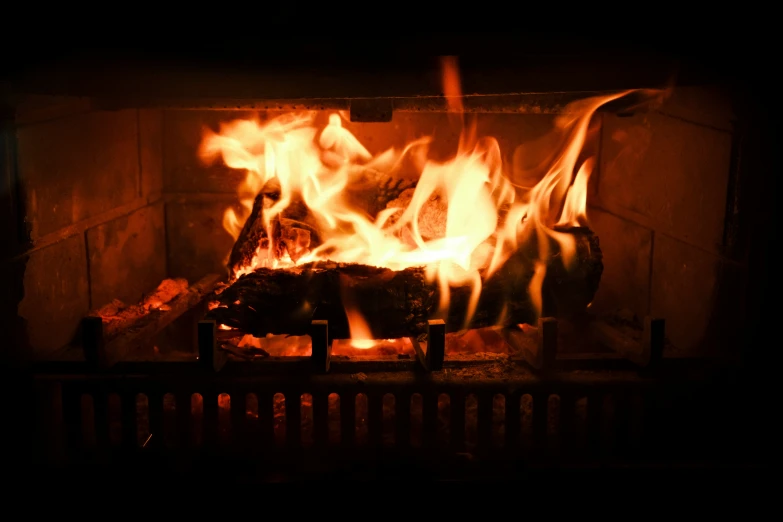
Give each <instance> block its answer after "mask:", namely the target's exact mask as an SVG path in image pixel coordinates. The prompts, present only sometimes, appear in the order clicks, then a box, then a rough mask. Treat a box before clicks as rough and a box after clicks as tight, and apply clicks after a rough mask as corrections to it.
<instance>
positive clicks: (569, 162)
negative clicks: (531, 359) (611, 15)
mask: <svg viewBox="0 0 783 522" xmlns="http://www.w3.org/2000/svg"><path fill="white" fill-rule="evenodd" d="M456 74H457V73H456V64H455V62H453V61H452V60H444V81H445V84H446V85H447V86H448V88H447V89H446V90H447V91H448V93H451V94H454V93H456V94H454V97H456V98H454V97H452V98H454V99H451V98H450V99H451V101H450V102H449V103H450V105H451V106H452V109H453V110H461V103H460V104H459V105H456V103H457V101H458V100H459V90H458V88H459V82H458V76H456ZM625 94H626V93H625V92H623V93H617V94H612V95H608V96H601V97H594V98H588V99H585V100H581V101H579V102H577V103H575V104H572V105H570V106H569V107H568V108H567V109H566V111H565V113H564V114H563V115H562V116H560V117H558V118H557V119H556V128H555V130H554V132H556V133H558V134H559V135H560V136H562V140H561V143H562V144H563V145H562V149H561V150H560V151H559V152H558V153H557V154H554V155H552V156H551V162H550V164H549V166H548V168H547V169H546V171H545V173H544V175H543V177H542V178H541V179H540V181H538V183H536V184H535V186H533V187H531V188H520V187H516V186H514V185H513V184H512V183H511V182H510V180H509V175H508V173H507V170H508V168H509V167H508V166H507V165H505V164H504V162H503V160H502V158H503V155H502V154H501V150H500V146H499V144H498V141H497V140H496V139H494V138H492V137H483V138H480V139H477V138H475V135H474V133H475V126H473V125H466V126H465V128H464V129H463V132H462V137H463V139H461V141H460V144H459V147H458V150H457V151H456V153H455V154H454V156H453V157H452V158H450V159H449V160H447V161H440V162H438V161H434V160H432V159H428V158H427V150H428V145H429V143H430V141H431V140H430V139H429V138H422V139H419V140H416V141H414V142H412V143H409V144H408V145H407V146H406V147H404V148H403V149H401V150H398V149H389V150H386V151H382V152H380V153H378V154H373V153H371V152H370V151H369V150H368V149H367V148H366V147H365V146H364V145H362V143H360V142H359V140H358V139H357V138H356V137H355V136H354V135H353V134H352V133H351V131H350V130H349V128H348V125H347V122H345V121H344V118H343V117H342V116H341V115H340V114H339V113H332V114H329V115H328V117H327V120H326V122H325V123H324V122H323V115H322V114H321V115H319V114H318V113H316V112H307V113H291V114H284V115H282V116H279V117H277V118H274V119H271V120H269V121H268V122H265V123H261V122H260V121H258V120H235V121H232V122H228V123H225V124H223V125H221V128H220V131H219V132H218V133H214V132H212V131H210V130H205V132H204V137H203V140H202V143H201V147H200V150H199V154H200V156H201V158H202V159H204V160H205V161H214V160H216V159H217V158H222V161H223V162H224V163H225V164H226V165H227V166H229V167H232V168H234V169H242V170H245V171H246V173H247V175H246V178H245V180H244V181H243V183H242V184H241V185H240V187H239V189H238V195H239V200H240V203H241V204H242V212H240V213H237V212H235V211H234V210H233V209H228V210H227V211H226V213H225V216H224V221H223V224H224V227H225V228H226V230H227V231H229V233H231V234H232V236H234V237H235V238H236V237H237V236H238V234H239V231H240V230H241V227H242V225H243V224H244V222H245V221H246V220H247V218H248V215H249V213H250V211H251V210H252V206H253V201H254V199H255V197H256V196H257V195H258V194H259V192H261V191H262V189H263V188H264V187H265V186H266V185H267V183H269V182H270V181H271V180H275V182H276V183H277V185H279V189H278V190H277V192H278V193H279V197H278V198H277V199H276V200H274V201H271V200H270V202H269V206H268V208H266V207H265V208H264V213H263V218H264V223H263V224H264V226H265V227H266V228H267V230H269V229H270V227H271V224H272V222H273V220H274V219H275V218H276V217H284V216H283V213H284V211H285V210H286V209H287V208H288V207H289V205H290V204H291V202H292V201H293V200H294V198H297V199H301V201H303V202H304V204H305V205H306V206H307V208H308V209H309V211H310V213H311V214H312V216H313V218H314V219H315V221H316V222H317V225H318V230H319V234H320V236H321V240H322V241H321V244H320V245H318V246H316V247H315V248H314V249H312V250H306V251H304V252H302V251H298V252H297V253H296V262H294V261H293V260H292V259H291V257H290V256H289V255H288V253H287V252H284V253H283V255H282V256H281V257H279V258H278V257H277V255H276V253H275V252H273V251H272V249H267V248H266V247H264V248H262V247H261V245H259V246H258V248H257V249H256V252H255V255H254V256H253V259H252V261H251V262H250V263H248V264H246V265H243V266H235V267H231V268H232V277H233V278H237V277H240V276H241V275H242V274H245V273H248V272H251V271H253V270H255V269H257V268H259V267H262V266H266V267H270V268H280V267H287V266H292V265H294V264H302V263H307V262H311V261H321V260H327V259H328V260H332V261H337V262H346V263H363V264H365V265H372V266H378V267H386V268H389V269H391V270H403V269H405V268H408V267H413V266H423V267H425V268H426V274H427V276H428V278H429V279H430V280H431V281H437V283H438V285H439V288H440V289H441V294H440V295H441V303H440V304H441V306H440V311H439V312H440V313H441V314H442V313H445V312H446V311H447V308H448V304H449V291H450V288H453V287H456V286H470V287H471V299H470V303H469V309H468V311H467V315H466V317H465V325H466V326H467V325H468V324H469V322H470V320H471V317H472V314H473V313H474V311H475V309H476V305H477V303H478V300H479V296H480V293H481V288H482V276H483V278H484V279H486V278H487V277H489V276H491V275H492V274H493V273H494V272H495V271H496V270H497V269H498V268H500V267H501V266H502V265H503V263H504V262H505V261H506V260H507V259H508V257H509V256H510V255H511V254H513V252H514V251H516V250H517V249H518V248H520V246H521V245H522V244H523V243H525V242H528V241H534V242H535V243H534V244H535V245H537V247H538V261H537V262H536V263H535V276H534V277H533V280H532V281H531V283H530V288H529V291H530V296H531V299H532V300H533V302H534V304H535V306H536V309H537V310H538V311H539V313H540V312H541V306H542V302H541V301H542V299H541V285H542V284H543V280H544V276H545V272H546V261H547V259H548V258H549V256H550V250H551V248H552V246H551V245H550V242H551V241H553V242H554V243H555V244H556V245H557V247H558V248H559V252H560V253H561V255H562V258H563V261H564V263H565V265H566V267H568V266H570V265H571V263H573V261H574V259H575V253H576V245H575V242H574V238H573V236H572V235H570V234H566V233H563V232H561V231H558V230H557V227H568V226H579V225H580V224H584V223H586V221H585V217H584V216H585V210H586V204H587V203H586V198H587V184H588V179H589V176H590V173H591V171H592V168H593V165H594V163H595V162H594V159H592V158H590V159H588V160H586V161H583V162H582V163H581V165H579V168H578V171H577V162H578V161H579V159H580V154H581V153H582V148H583V144H584V142H585V139H586V136H587V132H588V126H589V124H590V120H591V118H592V116H593V114H594V113H595V111H596V110H597V109H598V108H599V107H600V106H601V105H603V104H605V103H607V102H609V101H612V100H614V99H617V98H619V97H621V96H623V95H625ZM319 118H320V119H319ZM405 158H412V159H417V160H419V161H416V162H413V163H414V164H416V165H420V171H419V178H418V183H417V184H416V186H415V189H414V190H413V194H412V196H411V198H410V201H409V203H408V204H407V205H406V206H404V208H387V209H384V210H382V211H381V212H380V213H378V214H377V215H376V216H374V217H372V216H369V215H367V213H366V211H365V210H364V209H362V208H356V207H354V206H353V204H352V203H351V202H350V201H349V200H348V198H347V197H346V194H345V191H346V188H347V187H350V186H351V184H352V183H355V182H357V180H359V179H367V178H368V177H369V178H372V177H373V176H375V179H377V177H378V176H377V175H378V173H381V174H392V173H394V172H397V171H398V170H399V168H400V165H401V163H402V162H403V161H404V160H405ZM433 198H436V199H437V200H438V201H441V202H443V204H445V206H446V218H445V229H444V230H443V231H442V233H441V234H440V235H438V236H437V237H433V236H432V235H431V234H430V235H429V236H427V237H425V235H423V234H422V230H421V216H422V213H423V211H424V209H425V207H426V206H427V205H428V204H430V203H429V202H431V201H433ZM501 210H502V211H503V212H502V213H501ZM394 216H397V217H396V219H394V220H392V219H391V218H392V217H394ZM269 236H270V237H271V234H269ZM346 312H347V314H348V318H349V323H350V327H351V331H352V337H353V338H354V339H355V340H356V341H357V343H358V344H362V345H366V344H368V343H367V342H362V341H369V339H370V331H369V328H367V325H366V323H365V322H364V320H363V318H362V316H361V313H360V311H359V310H358V308H355V307H354V308H353V309H352V310H346Z"/></svg>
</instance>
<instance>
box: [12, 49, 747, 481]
mask: <svg viewBox="0 0 783 522" xmlns="http://www.w3.org/2000/svg"><path fill="white" fill-rule="evenodd" d="M458 54H460V56H458V57H450V58H440V57H435V56H433V57H432V59H431V60H429V61H427V63H426V66H425V65H422V64H420V63H419V62H416V61H412V62H411V63H408V64H405V63H400V62H396V61H395V62H392V61H387V62H383V65H382V66H381V65H380V64H378V65H376V66H377V67H383V69H382V72H383V75H384V78H385V79H381V78H378V77H375V76H374V75H373V69H372V67H370V66H365V67H360V66H358V65H356V63H355V62H350V61H349V60H346V61H344V62H342V64H339V63H338V64H335V63H323V64H321V65H320V66H318V68H316V66H314V65H313V64H312V63H311V62H310V61H308V60H306V59H302V57H297V59H299V61H298V62H297V61H296V60H294V58H292V59H291V60H289V61H288V62H287V63H286V64H285V66H284V67H283V66H280V64H277V63H267V64H264V65H248V64H245V65H244V67H243V68H241V69H239V68H236V67H234V68H230V67H227V66H226V64H227V63H229V62H224V64H223V67H224V68H223V69H217V68H214V66H215V64H210V63H208V62H206V61H204V62H203V63H199V65H198V66H191V67H185V66H183V65H181V64H163V63H162V62H156V61H154V60H150V59H149V57H147V59H146V60H145V61H134V62H128V61H125V62H123V61H120V60H118V59H117V60H114V61H112V62H111V64H112V65H114V66H115V67H116V70H114V71H113V72H112V74H111V75H105V74H104V75H100V74H97V73H96V70H97V69H96V68H95V64H94V63H91V62H79V63H77V62H73V63H67V62H63V63H64V65H63V66H60V67H49V68H43V69H30V70H27V71H24V73H23V74H20V75H19V76H17V77H15V78H14V81H13V82H12V83H11V84H10V86H11V89H10V91H9V93H8V96H7V100H6V102H7V103H6V107H7V109H8V110H7V112H6V113H5V114H7V117H6V119H5V120H4V121H5V124H4V131H3V132H4V135H3V136H4V140H5V151H6V154H5V156H4V158H5V161H4V163H5V166H6V169H5V171H6V172H8V173H9V180H10V183H9V186H11V187H13V190H12V191H10V192H9V197H8V202H9V205H8V209H9V215H11V216H12V217H13V221H12V222H11V223H12V225H13V230H12V231H11V235H10V236H9V238H10V240H9V244H11V245H12V252H11V253H10V256H9V258H10V265H9V266H10V267H11V268H10V269H9V270H8V271H7V276H8V278H9V279H8V280H9V282H11V284H9V285H8V287H9V288H12V289H13V290H12V294H13V295H10V296H9V298H8V302H9V303H10V304H9V306H10V308H11V309H12V310H13V314H12V316H13V317H15V322H14V325H13V329H12V330H9V331H12V332H14V344H13V348H14V349H13V350H12V353H9V361H13V362H14V363H15V367H16V368H17V370H18V372H19V373H20V374H24V375H30V376H31V378H32V382H33V383H34V384H33V386H32V387H31V388H30V389H31V390H34V393H33V392H30V393H29V395H30V397H32V398H34V400H33V402H31V403H29V404H27V403H25V404H26V406H25V407H27V408H29V409H30V410H33V409H34V410H35V411H36V412H37V419H36V421H35V430H34V433H32V434H31V435H32V437H31V440H34V441H35V455H36V458H35V461H36V464H38V465H42V466H45V467H46V469H65V470H81V469H96V468H100V469H103V470H109V469H115V470H118V472H119V473H123V471H121V470H125V471H124V472H126V473H132V472H141V471H142V470H145V469H146V470H152V469H166V470H169V471H172V470H190V472H195V471H197V470H199V469H202V470H207V469H208V470H210V472H212V471H214V470H215V469H222V470H224V471H226V472H230V473H233V474H235V475H243V476H244V475H246V474H248V473H250V474H252V475H253V476H254V477H260V478H263V479H271V478H275V477H277V478H281V477H282V478H296V477H302V476H319V475H321V476H322V475H323V474H324V473H331V472H335V471H336V472H348V471H351V470H354V471H355V470H363V471H364V472H368V473H369V472H370V471H371V470H372V472H373V473H377V472H381V473H388V474H390V475H394V476H401V475H404V474H405V473H413V472H414V470H415V472H417V473H421V474H424V476H427V477H438V478H469V477H473V478H475V477H478V476H503V477H508V476H516V474H518V473H519V472H520V470H531V469H542V468H547V467H552V466H567V467H574V466H606V465H619V466H628V465H637V466H645V465H650V463H652V462H656V461H665V462H667V463H678V464H680V465H682V464H693V463H700V464H703V463H714V462H720V461H721V455H720V451H721V449H722V448H723V445H724V444H726V443H727V441H729V440H731V439H732V438H735V436H736V433H735V431H734V430H733V429H725V428H721V423H722V422H723V420H724V419H725V415H724V414H723V413H722V412H723V411H724V409H725V408H726V407H727V402H726V400H725V393H726V391H725V387H726V386H729V385H731V386H737V384H736V383H737V382H738V381H737V380H736V379H737V375H738V374H737V372H738V371H739V370H740V369H741V368H744V366H743V364H742V363H743V361H744V359H745V358H746V357H747V353H746V352H745V351H744V341H745V340H744V339H743V335H744V334H743V333H742V332H746V331H747V328H748V327H749V325H750V324H751V323H750V322H749V321H748V320H747V317H746V314H747V310H746V303H747V302H748V300H749V299H751V297H750V295H749V292H751V291H752V288H751V287H749V286H748V281H751V280H752V279H753V278H752V277H751V276H749V274H748V270H749V266H750V265H749V263H750V261H749V260H750V259H752V258H753V250H752V246H751V245H752V244H753V242H752V241H750V240H749V236H750V235H751V234H752V233H755V229H753V227H751V225H750V221H748V220H747V218H745V217H744V216H745V213H744V210H743V209H744V208H746V207H745V206H746V205H748V204H756V203H755V202H756V201H760V200H756V199H753V198H756V197H757V196H756V194H755V193H754V192H753V191H754V190H756V187H757V185H756V183H758V182H757V181H753V180H751V176H750V175H749V174H748V167H747V165H748V162H743V161H742V158H744V157H747V154H746V155H745V156H743V150H745V149H743V147H746V145H745V144H746V143H747V140H748V139H749V138H748V136H753V135H754V133H753V132H750V131H749V130H748V129H749V127H748V125H751V123H749V122H751V121H752V119H748V118H750V117H749V116H747V114H752V112H743V111H747V109H746V107H747V103H748V101H747V98H746V97H743V96H744V95H746V92H745V91H737V90H736V85H735V84H732V83H727V82H726V81H725V78H714V77H709V76H708V77H705V78H698V79H688V78H687V75H683V77H684V78H685V79H683V78H682V77H681V78H678V79H676V80H672V78H673V77H672V76H671V73H672V71H673V69H671V67H670V63H669V62H666V61H663V62H659V61H655V60H652V59H651V58H650V57H646V58H642V57H638V59H636V61H635V62H634V65H635V66H638V65H639V64H646V67H641V66H640V67H639V68H640V70H639V71H635V70H632V68H631V67H627V68H626V70H625V72H624V74H620V73H618V71H621V70H623V67H622V64H624V63H630V62H623V61H622V59H621V60H619V61H613V60H610V59H608V58H607V59H602V60H595V55H593V56H592V59H593V61H590V57H588V56H581V57H580V58H579V59H578V60H576V61H574V62H568V63H559V62H557V60H558V58H556V57H554V56H547V57H541V56H539V57H538V58H537V59H538V60H540V62H536V61H535V60H532V61H529V63H528V64H527V65H523V64H522V63H521V62H515V57H513V56H509V57H505V58H504V59H503V60H498V61H497V62H494V61H487V62H485V63H481V62H480V61H479V62H476V61H475V60H472V59H473V58H474V57H473V56H472V55H471V54H470V53H469V52H465V53H458ZM623 59H625V60H627V59H628V57H624V58H623ZM644 60H647V61H644ZM294 63H297V64H298V65H297V66H296V67H294V66H292V64H294ZM547 64H548V65H549V66H551V67H552V68H551V69H549V68H547V67H545V65H547ZM588 65H590V66H592V69H590V70H591V71H593V73H594V74H592V75H591V76H587V77H580V78H574V76H573V75H576V74H577V72H579V71H580V70H582V69H584V68H586V67H588ZM329 68H331V69H329ZM530 68H535V70H537V71H538V75H537V76H534V77H530V76H529V71H530V70H531V69H530ZM322 70H329V71H331V72H330V73H329V75H327V76H322V72H321V71H322ZM316 78H322V79H323V82H322V83H321V84H320V85H319V84H318V82H317V81H316V80H315V79H316ZM44 80H45V81H44ZM759 197H760V196H759ZM749 202H754V203H749ZM728 383H734V384H728ZM737 400H738V401H740V399H739V398H737ZM743 400H744V399H743ZM732 404H733V403H732ZM740 431H741V430H740ZM85 466H87V467H86V468H85ZM160 466H162V468H160ZM228 470H230V471H228Z"/></svg>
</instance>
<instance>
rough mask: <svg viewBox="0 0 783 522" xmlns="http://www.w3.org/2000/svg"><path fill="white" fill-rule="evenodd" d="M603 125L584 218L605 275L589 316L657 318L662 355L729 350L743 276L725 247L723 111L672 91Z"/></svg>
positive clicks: (697, 92)
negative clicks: (668, 346)
mask: <svg viewBox="0 0 783 522" xmlns="http://www.w3.org/2000/svg"><path fill="white" fill-rule="evenodd" d="M602 118H603V120H602V135H601V148H600V160H599V165H600V168H599V171H598V173H597V176H596V177H595V178H594V180H593V184H592V194H591V199H590V201H591V208H590V212H589V218H590V222H591V225H592V227H593V228H594V229H595V231H596V232H597V233H598V234H599V236H600V239H601V246H602V249H603V252H604V264H605V270H604V276H603V278H602V281H601V287H600V289H599V291H598V294H597V296H596V299H595V301H594V303H593V309H594V310H595V311H597V312H609V311H611V310H613V309H616V308H621V307H624V308H629V309H631V310H632V311H633V312H635V313H636V314H637V315H638V316H640V317H641V316H644V315H647V314H652V315H655V316H660V317H664V318H665V319H666V321H667V323H666V325H667V334H668V336H669V338H670V340H671V341H672V344H673V345H674V347H675V349H676V350H675V351H674V352H673V353H671V354H670V355H677V354H689V355H694V354H702V355H717V354H718V353H719V352H721V351H723V350H728V349H730V348H731V341H732V340H731V339H730V337H729V333H730V332H731V331H732V330H733V328H730V325H731V323H732V322H736V321H737V320H739V314H740V306H741V296H740V294H741V292H740V280H741V273H742V265H741V263H740V262H739V261H738V260H737V259H732V258H731V257H730V255H728V254H727V248H726V247H727V245H726V244H725V240H724V231H725V226H726V208H727V201H728V197H729V194H728V191H729V186H730V178H731V176H732V175H733V173H732V171H731V169H732V167H731V165H732V144H733V126H732V120H733V114H732V111H731V104H730V103H729V101H728V99H727V98H726V97H724V96H722V95H721V94H720V93H719V92H716V91H713V90H709V89H696V88H679V89H675V90H674V92H673V93H672V95H671V97H670V98H669V99H668V100H666V101H665V102H664V103H663V104H662V105H661V106H660V107H658V108H657V109H656V110H653V111H649V112H645V113H640V114H635V115H632V116H625V117H623V116H618V115H610V114H605V115H603V117H602Z"/></svg>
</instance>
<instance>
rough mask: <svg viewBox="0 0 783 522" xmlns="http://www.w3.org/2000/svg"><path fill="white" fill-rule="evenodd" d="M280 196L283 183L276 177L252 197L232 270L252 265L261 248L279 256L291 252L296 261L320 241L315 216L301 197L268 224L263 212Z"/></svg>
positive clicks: (231, 261) (232, 256) (231, 262)
mask: <svg viewBox="0 0 783 522" xmlns="http://www.w3.org/2000/svg"><path fill="white" fill-rule="evenodd" d="M279 199H280V185H279V182H278V181H277V178H273V179H271V180H270V181H269V182H268V183H267V184H266V185H265V186H264V188H263V189H262V190H261V192H259V193H258V195H257V196H256V198H255V200H254V201H253V209H252V211H251V212H250V216H248V218H247V220H246V221H245V224H244V226H243V227H242V231H241V232H240V233H239V237H238V238H237V240H236V242H235V243H234V246H233V248H232V249H231V254H230V256H229V260H228V268H229V271H230V272H231V273H232V274H233V273H234V271H235V268H236V267H238V266H244V265H249V264H250V263H251V262H252V260H253V257H254V256H255V253H256V250H257V249H259V248H260V249H261V250H262V251H266V252H268V254H267V255H268V256H269V257H270V258H274V259H280V258H282V257H283V256H284V255H285V254H288V255H289V256H290V257H291V259H292V260H293V261H297V260H298V259H299V258H300V257H302V256H303V255H305V254H307V253H308V252H309V251H310V249H311V248H314V247H316V246H318V245H319V244H320V237H319V234H318V228H317V226H316V224H315V219H314V218H313V216H312V214H311V213H310V211H309V209H308V208H307V206H306V205H305V204H304V202H303V201H301V200H300V199H294V200H293V201H291V202H290V203H289V204H288V206H287V207H286V208H285V210H284V211H283V213H282V214H278V215H277V216H275V217H274V218H273V219H272V220H271V222H270V223H269V226H268V227H267V226H266V225H265V223H264V212H265V211H267V210H268V209H269V208H271V207H272V206H273V205H274V204H275V203H276V202H277V201H278V200H279ZM269 250H271V252H269Z"/></svg>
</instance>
